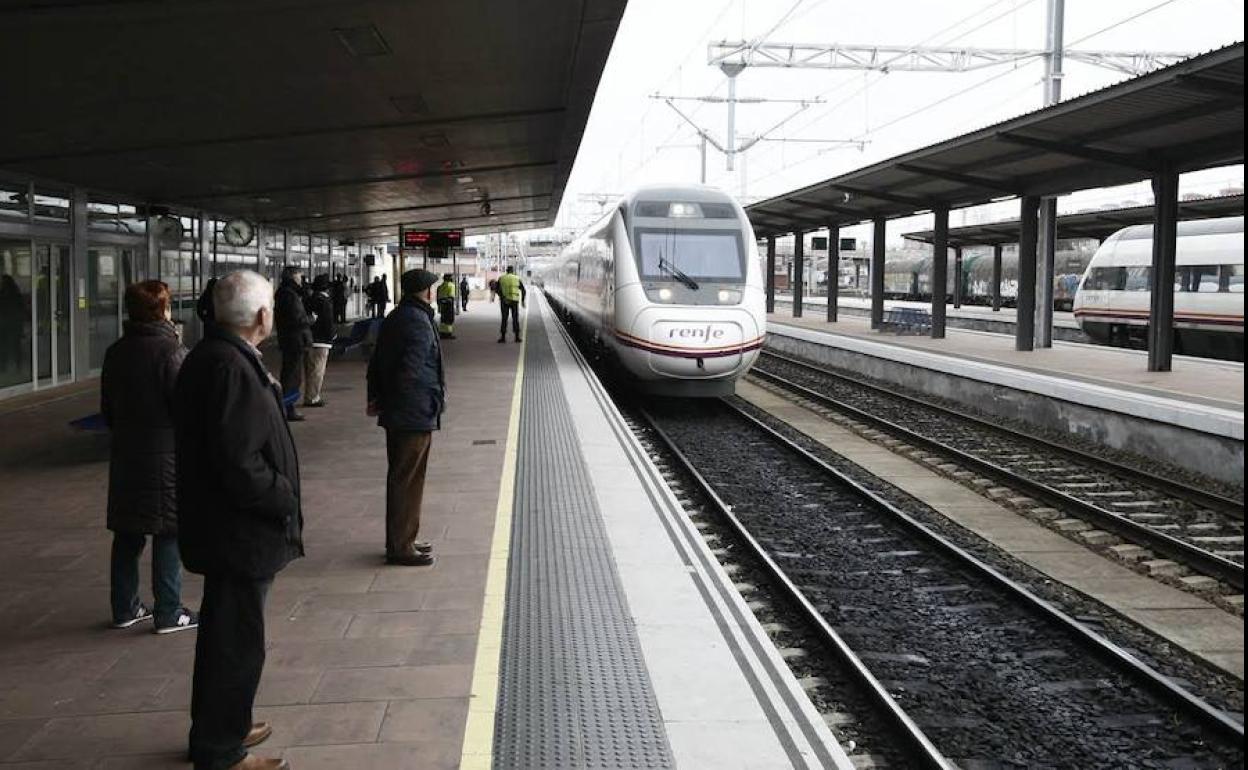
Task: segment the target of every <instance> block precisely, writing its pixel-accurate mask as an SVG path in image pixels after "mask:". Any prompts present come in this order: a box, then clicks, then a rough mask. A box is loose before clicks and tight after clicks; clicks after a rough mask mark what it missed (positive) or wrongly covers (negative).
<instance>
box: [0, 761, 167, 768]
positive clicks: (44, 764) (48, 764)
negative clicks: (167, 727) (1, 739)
mask: <svg viewBox="0 0 1248 770" xmlns="http://www.w3.org/2000/svg"><path fill="white" fill-rule="evenodd" d="M165 766H166V767H168V766H169V765H167V764H166V765H165ZM94 768H95V764H94V763H93V762H92V761H90V760H85V759H49V760H44V761H41V762H40V761H36V762H0V770H94Z"/></svg>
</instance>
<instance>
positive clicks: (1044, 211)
mask: <svg viewBox="0 0 1248 770" xmlns="http://www.w3.org/2000/svg"><path fill="white" fill-rule="evenodd" d="M1038 238H1039V249H1040V254H1039V257H1038V260H1037V264H1036V347H1040V348H1051V347H1053V271H1054V266H1055V263H1056V255H1057V199H1056V198H1042V199H1041V200H1040V218H1039V236H1038Z"/></svg>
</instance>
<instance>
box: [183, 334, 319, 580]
mask: <svg viewBox="0 0 1248 770" xmlns="http://www.w3.org/2000/svg"><path fill="white" fill-rule="evenodd" d="M174 419H175V423H176V425H177V446H178V464H177V467H178V545H179V547H180V550H181V553H182V562H183V564H185V565H186V568H187V569H188V570H190V571H191V572H197V573H200V574H208V573H228V574H235V575H241V576H244V577H249V578H256V579H259V578H268V577H272V576H273V575H275V574H277V572H278V571H279V570H281V569H282V568H283V567H285V566H286V565H287V564H288V563H290V561H291V560H292V559H296V558H298V557H300V556H302V555H303V511H302V508H301V505H300V500H299V459H298V456H297V455H296V454H295V442H294V439H293V438H292V437H291V434H290V429H289V428H288V427H287V424H286V410H285V408H284V407H283V406H282V394H281V388H280V386H278V384H277V383H276V381H274V380H273V378H272V376H271V375H270V374H269V372H268V370H267V369H265V368H264V364H263V363H261V361H260V356H259V354H258V353H257V351H256V350H255V349H254V348H253V347H252V346H251V345H249V344H248V343H247V342H245V341H244V340H242V339H240V338H239V337H237V336H235V335H234V334H233V333H231V332H230V331H228V330H226V329H224V328H222V327H220V326H216V325H212V326H210V327H208V329H207V330H206V331H205V336H204V339H203V341H201V342H200V343H199V344H198V345H196V346H195V349H194V350H192V351H191V352H190V354H189V355H188V356H187V357H186V361H185V362H184V363H183V364H182V371H181V373H180V374H179V375H178V384H177V392H176V396H175V409H174Z"/></svg>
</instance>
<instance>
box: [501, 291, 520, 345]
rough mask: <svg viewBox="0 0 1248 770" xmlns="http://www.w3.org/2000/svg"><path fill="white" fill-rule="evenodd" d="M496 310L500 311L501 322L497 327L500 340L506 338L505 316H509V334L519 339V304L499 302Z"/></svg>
mask: <svg viewBox="0 0 1248 770" xmlns="http://www.w3.org/2000/svg"><path fill="white" fill-rule="evenodd" d="M498 308H499V310H500V311H502V314H503V322H502V323H501V324H499V326H498V336H499V337H500V338H502V337H506V336H507V314H508V313H510V314H511V333H512V334H513V335H515V336H516V338H519V337H520V303H519V302H511V301H509V300H505V299H504V300H500V301H499V303H498Z"/></svg>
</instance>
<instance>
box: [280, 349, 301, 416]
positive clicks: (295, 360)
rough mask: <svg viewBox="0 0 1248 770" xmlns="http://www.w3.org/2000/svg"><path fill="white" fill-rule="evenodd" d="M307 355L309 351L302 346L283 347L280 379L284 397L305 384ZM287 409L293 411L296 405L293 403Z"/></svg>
mask: <svg viewBox="0 0 1248 770" xmlns="http://www.w3.org/2000/svg"><path fill="white" fill-rule="evenodd" d="M305 355H307V351H306V350H305V349H304V348H301V347H294V346H290V347H283V348H282V374H281V376H280V377H279V378H278V379H279V380H280V381H281V383H282V397H283V398H285V397H286V396H289V395H290V394H291V393H294V392H295V391H297V390H299V388H300V386H301V385H302V384H303V357H304V356H305ZM286 411H287V412H293V411H295V407H294V406H293V405H292V406H291V407H289V408H288V409H287V410H286Z"/></svg>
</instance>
